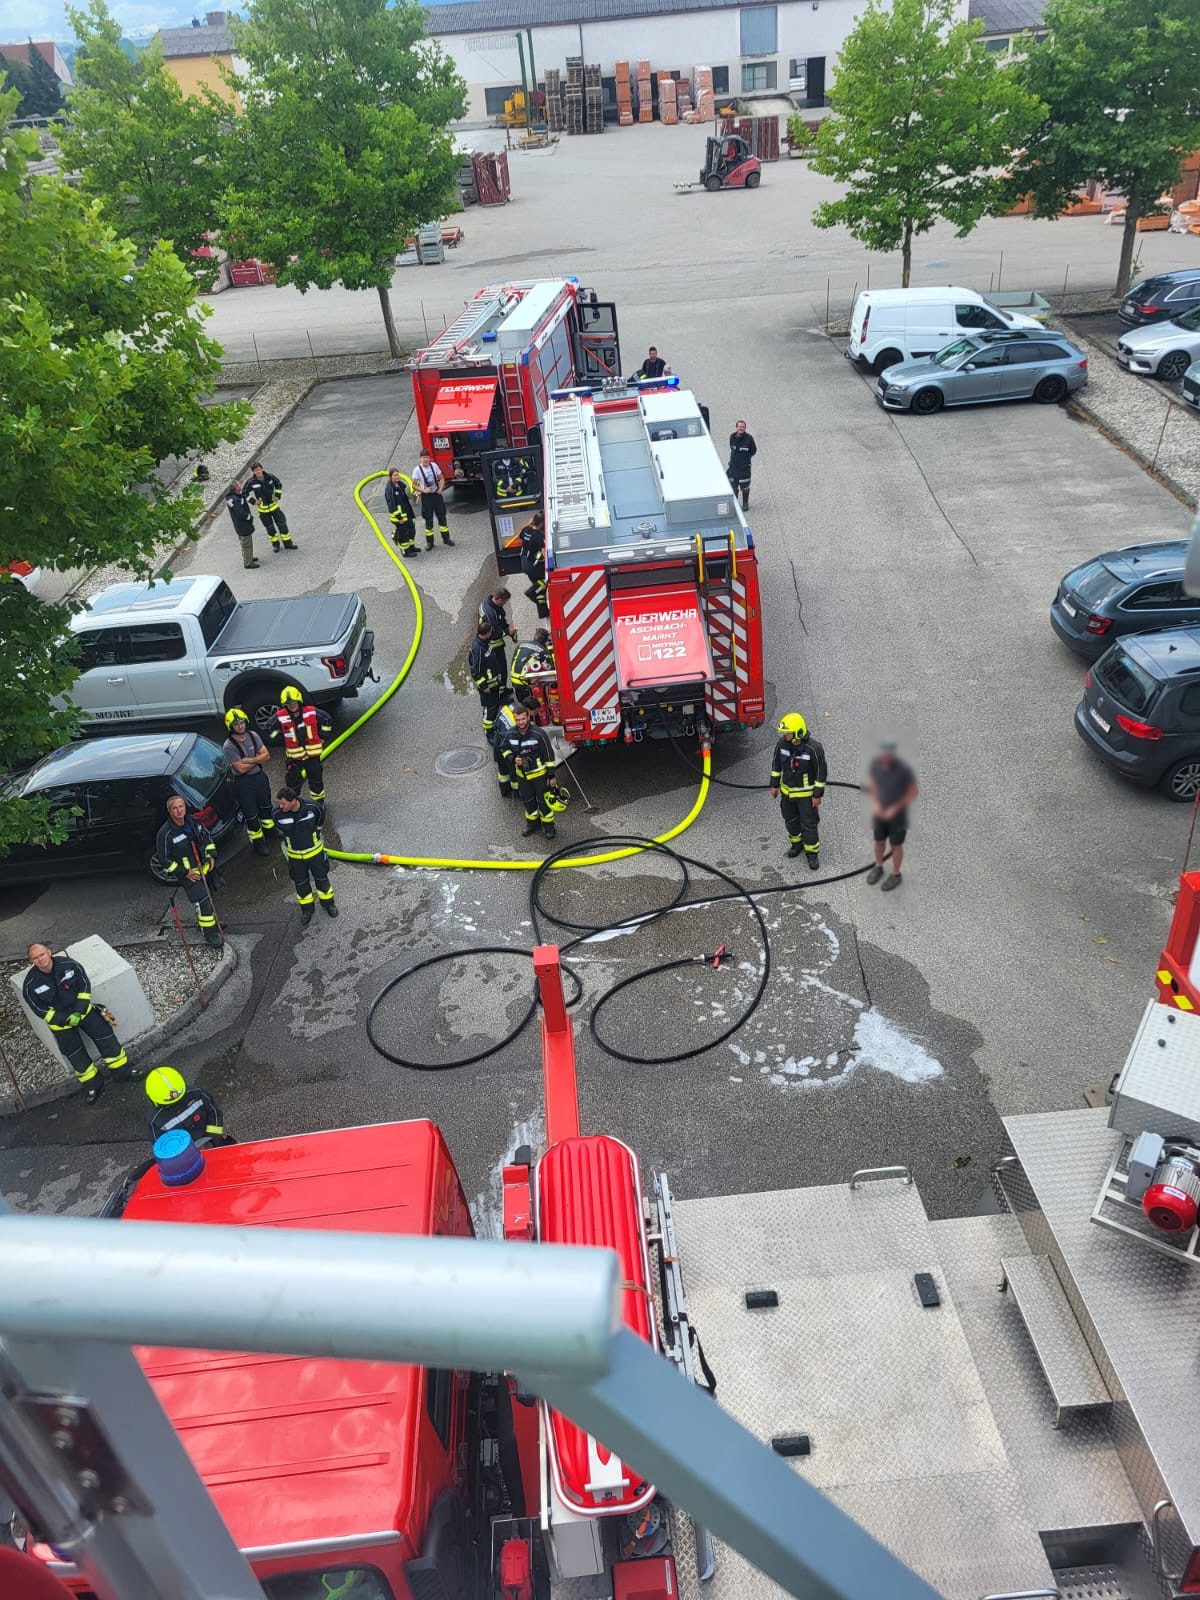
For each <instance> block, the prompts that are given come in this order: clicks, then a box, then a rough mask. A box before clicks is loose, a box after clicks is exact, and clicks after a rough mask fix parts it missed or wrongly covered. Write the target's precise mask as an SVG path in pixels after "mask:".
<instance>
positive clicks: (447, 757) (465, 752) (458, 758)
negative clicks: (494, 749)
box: [433, 745, 487, 778]
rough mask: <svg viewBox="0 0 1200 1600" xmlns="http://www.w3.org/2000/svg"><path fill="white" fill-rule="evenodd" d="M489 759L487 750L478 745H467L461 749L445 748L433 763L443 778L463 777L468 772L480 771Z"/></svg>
mask: <svg viewBox="0 0 1200 1600" xmlns="http://www.w3.org/2000/svg"><path fill="white" fill-rule="evenodd" d="M486 760H487V751H486V750H480V749H479V748H478V746H477V745H467V746H465V747H464V748H463V749H461V750H443V751H442V753H441V755H440V756H439V757H438V758H437V760H436V761H435V762H434V763H433V769H434V771H435V772H440V773H441V775H442V777H443V778H461V777H464V776H465V775H466V774H467V773H468V772H478V771H479V769H480V767H481V766H483V764H484V762H485V761H486Z"/></svg>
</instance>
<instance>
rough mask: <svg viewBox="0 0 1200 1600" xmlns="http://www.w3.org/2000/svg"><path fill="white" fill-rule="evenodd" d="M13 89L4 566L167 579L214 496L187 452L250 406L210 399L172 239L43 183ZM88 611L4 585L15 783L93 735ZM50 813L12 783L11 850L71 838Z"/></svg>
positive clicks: (4, 264)
mask: <svg viewBox="0 0 1200 1600" xmlns="http://www.w3.org/2000/svg"><path fill="white" fill-rule="evenodd" d="M15 105H16V95H15V93H12V92H11V91H10V92H8V93H6V94H0V128H3V130H4V131H3V132H2V133H0V394H3V396H4V405H3V407H2V408H0V568H4V569H7V567H8V566H9V565H10V564H11V563H13V562H15V561H22V560H24V561H30V562H33V563H34V564H36V565H38V566H41V567H45V568H51V569H53V570H56V571H70V570H72V569H75V568H81V567H82V568H87V567H92V566H96V565H101V564H106V563H113V562H117V563H120V564H121V565H123V566H126V567H129V568H132V569H133V570H135V571H141V572H145V573H147V574H149V572H150V571H151V570H152V567H153V564H154V556H155V552H156V551H157V550H158V549H159V548H160V547H161V546H162V545H164V544H165V543H171V542H177V541H180V540H182V539H185V538H191V537H193V536H194V522H195V518H196V514H197V512H198V510H199V508H200V491H199V489H198V488H189V489H186V490H185V491H184V492H183V493H182V494H180V495H179V496H178V497H172V495H171V493H170V490H169V488H168V486H167V484H166V483H165V482H164V481H163V480H161V479H160V478H159V477H158V476H156V472H155V469H156V467H157V466H158V464H159V463H160V462H162V461H164V460H166V459H167V458H168V457H171V456H182V455H185V454H187V453H189V452H191V451H195V450H201V451H207V450H211V449H213V448H214V447H215V446H216V445H217V444H219V443H220V442H221V441H222V440H225V439H233V438H236V437H237V436H238V434H239V433H240V432H241V430H242V427H243V426H244V421H245V408H244V407H242V406H239V405H233V406H205V405H203V404H202V403H201V402H202V396H203V395H204V394H205V393H206V391H208V390H209V389H211V388H212V386H213V383H214V381H215V379H216V376H217V373H218V371H219V361H220V351H219V348H218V346H217V345H216V344H215V343H214V342H213V340H211V339H210V338H208V337H207V336H206V335H205V333H204V331H203V327H202V325H201V316H202V315H203V313H202V312H198V311H197V310H196V309H195V308H194V306H193V286H192V282H191V279H190V277H189V276H188V273H187V271H186V270H185V268H184V267H183V266H182V265H181V263H180V262H179V261H178V260H177V259H176V258H175V256H174V255H172V254H171V252H170V251H169V250H168V249H167V248H166V246H165V245H155V246H153V247H152V248H151V249H150V250H149V251H148V252H147V253H146V254H145V256H144V258H143V259H142V260H141V261H140V262H139V260H138V250H137V248H136V246H135V245H134V244H133V243H131V242H130V241H129V240H127V239H122V238H119V237H118V236H117V235H116V234H115V233H114V232H113V230H112V229H111V228H109V227H108V226H107V225H106V223H105V222H104V219H103V217H102V216H101V214H100V210H99V207H98V206H97V205H96V204H95V202H93V201H90V200H88V199H86V198H85V197H83V196H82V195H80V194H79V193H77V192H76V191H75V190H74V189H72V188H70V187H69V186H68V185H67V184H66V183H65V182H63V181H62V179H60V178H58V177H31V176H30V175H29V172H28V163H29V160H30V159H31V158H32V157H34V156H35V155H36V154H37V139H36V138H35V137H34V136H33V135H31V134H29V133H27V132H22V131H17V130H13V129H11V128H8V127H7V126H6V124H7V121H8V119H9V118H11V116H12V114H13V110H14V108H15ZM69 616H70V610H69V608H68V607H66V606H61V605H48V604H46V603H45V602H42V601H40V600H37V599H35V598H34V597H33V596H32V595H30V594H28V593H26V591H25V590H24V588H23V587H22V586H21V585H20V584H18V583H16V582H15V581H13V579H12V578H11V577H10V576H9V575H8V574H7V572H6V571H5V572H4V573H3V574H2V575H0V682H2V683H3V684H4V685H5V688H6V694H5V714H4V716H3V717H0V772H7V771H11V770H12V769H13V768H14V767H16V766H18V765H20V764H22V763H25V762H28V761H29V760H31V759H33V758H35V757H37V756H40V755H43V754H45V753H46V752H48V751H49V750H52V749H54V748H55V746H56V745H58V744H61V743H62V741H63V740H64V739H65V738H68V737H69V736H70V734H71V732H72V730H73V729H74V728H75V727H76V725H77V719H76V717H75V716H74V715H73V714H72V713H71V712H70V711H69V710H68V711H62V710H55V709H53V708H52V706H51V701H52V699H53V697H54V696H56V695H59V694H61V693H62V692H63V691H64V690H65V689H66V688H68V687H69V685H70V682H71V681H72V679H73V677H74V669H73V667H72V665H71V651H70V647H69V645H67V644H65V643H64V639H65V637H66V627H67V621H68V618H69ZM63 823H64V819H63V818H62V817H61V816H60V817H59V818H58V820H57V822H56V821H55V820H54V819H53V817H51V816H49V815H48V808H47V806H46V805H45V804H42V805H30V804H28V803H26V802H24V801H15V800H13V798H12V797H11V795H9V794H7V793H6V792H4V790H3V789H0V851H3V850H5V849H6V848H8V847H9V846H11V845H12V844H13V842H14V841H17V840H23V839H31V838H33V839H36V838H41V837H47V836H49V837H61V834H62V828H63Z"/></svg>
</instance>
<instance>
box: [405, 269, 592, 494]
mask: <svg viewBox="0 0 1200 1600" xmlns="http://www.w3.org/2000/svg"><path fill="white" fill-rule="evenodd" d="M409 365H410V368H411V370H412V380H413V401H414V406H415V409H416V415H417V425H418V427H419V429H420V434H421V445H422V448H424V449H426V450H428V451H429V452H430V453H431V454H432V456H433V459H434V461H435V462H436V463H437V464H438V466H439V467H440V468H441V469H442V473H443V476H444V477H445V480H446V482H447V483H448V484H450V485H454V486H459V485H461V486H466V485H480V484H485V486H486V487H487V488H488V490H489V492H492V491H495V492H497V493H499V494H500V495H501V497H504V496H507V498H509V499H510V500H511V501H513V502H514V503H516V502H521V503H523V504H526V505H533V504H536V501H537V497H538V493H539V490H540V482H533V481H523V480H518V479H517V478H515V477H514V476H513V474H512V473H511V472H510V471H506V470H505V469H503V468H501V467H500V466H498V465H497V466H496V467H495V470H494V473H493V477H492V479H490V480H487V479H485V475H484V458H485V457H486V456H487V455H488V454H489V452H500V453H501V454H500V456H498V457H497V461H500V460H502V459H503V458H504V455H505V453H506V452H508V451H520V450H524V449H525V447H526V446H527V445H529V444H530V443H531V442H534V443H536V441H537V439H538V438H539V436H540V435H539V423H540V421H541V417H542V413H543V411H544V410H545V409H546V407H547V405H548V404H549V399H550V394H551V392H552V391H553V390H555V389H560V388H562V387H564V385H569V384H574V383H587V382H590V381H591V380H593V379H595V380H597V381H598V380H600V379H603V378H604V377H607V376H609V375H611V374H613V373H617V372H619V371H620V370H621V353H620V345H619V342H618V337H617V310H616V306H615V305H613V304H612V303H611V302H608V301H602V300H600V299H599V298H598V297H597V295H596V291H595V290H594V289H584V288H581V287H580V284H579V280H578V279H577V278H553V279H549V280H541V281H528V282H519V283H503V284H489V285H488V287H487V288H485V289H480V290H479V292H478V293H477V294H476V296H475V298H474V299H473V300H471V301H469V302H468V303H467V306H466V308H465V310H463V311H462V312H461V313H460V315H459V316H457V317H456V318H455V319H454V321H453V322H452V323H451V324H450V325H449V327H447V328H446V329H445V331H444V332H443V333H441V334H440V335H439V336H438V337H437V338H436V339H435V340H434V341H433V343H432V344H429V345H427V346H426V347H425V348H424V349H423V350H418V351H417V353H416V355H414V356H413V358H412V360H411V362H410V363H409Z"/></svg>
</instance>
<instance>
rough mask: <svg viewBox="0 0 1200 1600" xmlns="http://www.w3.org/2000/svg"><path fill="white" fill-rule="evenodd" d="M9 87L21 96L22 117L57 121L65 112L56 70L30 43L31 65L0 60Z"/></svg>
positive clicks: (19, 107)
mask: <svg viewBox="0 0 1200 1600" xmlns="http://www.w3.org/2000/svg"><path fill="white" fill-rule="evenodd" d="M0 71H3V73H4V74H5V76H6V77H7V79H8V87H9V88H10V89H15V90H16V91H17V93H18V94H19V95H20V97H21V98H20V100H19V101H18V102H17V110H16V115H17V116H18V117H56V116H57V115H58V114H59V112H60V111H61V110H62V85H61V84H60V83H59V81H58V78H57V76H56V75H55V72H54V68H53V67H52V66H51V65H50V63H49V62H48V61H47V60H46V58H45V56H43V55H42V54H41V52H40V51H38V50H36V49H35V48H34V44H33V40H32V39H31V40H30V41H29V59H28V61H17V60H11V59H0Z"/></svg>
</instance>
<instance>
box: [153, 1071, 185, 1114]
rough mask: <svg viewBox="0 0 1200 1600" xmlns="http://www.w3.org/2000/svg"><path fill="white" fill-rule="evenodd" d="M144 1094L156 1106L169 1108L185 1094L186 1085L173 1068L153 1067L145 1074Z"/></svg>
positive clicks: (181, 1075) (181, 1076) (180, 1074)
mask: <svg viewBox="0 0 1200 1600" xmlns="http://www.w3.org/2000/svg"><path fill="white" fill-rule="evenodd" d="M146 1093H147V1094H148V1095H149V1096H150V1098H151V1100H153V1101H154V1104H155V1105H156V1106H169V1105H171V1104H173V1103H174V1101H176V1100H179V1099H181V1098H182V1097H183V1096H184V1095H185V1094H186V1093H187V1084H186V1083H185V1082H184V1081H183V1074H182V1073H180V1072H176V1071H175V1068H174V1067H155V1069H154V1071H153V1072H148V1073H147V1074H146Z"/></svg>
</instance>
